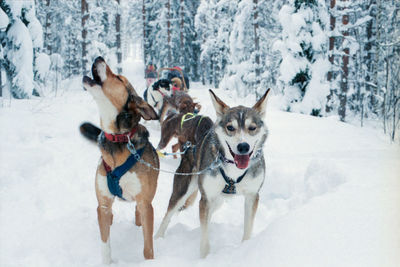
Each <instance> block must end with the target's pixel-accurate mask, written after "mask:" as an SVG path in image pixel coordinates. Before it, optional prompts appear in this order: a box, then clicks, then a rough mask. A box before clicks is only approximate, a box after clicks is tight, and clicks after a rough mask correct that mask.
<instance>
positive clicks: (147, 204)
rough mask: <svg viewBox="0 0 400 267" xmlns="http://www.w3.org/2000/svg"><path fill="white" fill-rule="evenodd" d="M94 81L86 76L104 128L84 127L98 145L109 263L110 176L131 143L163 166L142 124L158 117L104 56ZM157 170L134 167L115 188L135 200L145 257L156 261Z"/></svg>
mask: <svg viewBox="0 0 400 267" xmlns="http://www.w3.org/2000/svg"><path fill="white" fill-rule="evenodd" d="M92 75H93V79H91V78H89V77H87V76H85V77H83V86H84V88H85V89H86V90H87V91H89V92H90V93H91V95H92V96H93V98H94V100H95V101H96V103H97V106H98V109H99V113H100V125H101V129H99V128H97V127H96V126H94V125H91V124H89V123H85V124H83V125H82V126H81V128H80V129H81V132H82V134H83V135H84V136H85V137H87V138H89V139H90V140H92V141H95V142H97V143H98V145H99V148H100V151H101V160H100V161H99V164H98V166H97V172H96V183H95V184H96V196H97V201H98V207H97V214H98V223H99V227H100V235H101V240H102V258H103V263H107V264H109V263H111V248H110V226H111V224H112V220H113V214H112V204H113V202H114V199H115V195H113V194H112V193H111V191H112V190H110V189H111V187H110V184H109V180H108V174H110V173H111V171H114V170H115V169H116V168H117V167H119V166H121V165H123V164H124V163H126V162H127V159H128V158H129V157H130V156H131V155H132V154H131V152H130V151H129V150H128V148H127V142H128V141H129V142H130V144H133V145H134V147H135V148H136V149H137V150H140V151H141V153H142V155H141V159H142V160H144V161H146V162H148V163H150V164H151V165H152V166H154V167H155V168H158V167H159V159H158V155H157V153H156V151H155V150H154V148H153V146H152V145H151V143H150V142H149V140H148V136H149V133H148V131H147V130H146V128H145V127H144V126H143V125H141V124H139V121H140V119H141V118H143V119H145V120H156V119H158V117H157V114H156V112H155V111H154V110H153V108H152V107H151V106H150V105H149V104H148V103H146V102H145V101H144V100H143V99H142V98H141V97H139V96H138V95H137V93H136V92H135V90H134V88H133V87H132V85H131V84H130V83H129V82H128V80H127V79H126V78H125V77H124V76H121V75H116V74H114V73H113V72H112V71H111V69H110V68H109V66H108V65H107V64H106V62H105V61H104V59H103V58H101V57H98V58H97V59H96V60H95V61H94V63H93V66H92ZM157 178H158V171H156V170H154V169H152V168H150V167H148V166H146V165H144V164H142V163H136V164H135V165H133V166H132V167H130V169H128V170H127V172H125V173H124V174H123V175H122V176H121V177H120V180H119V184H118V185H117V186H118V188H119V189H120V190H121V191H120V198H122V199H124V200H126V201H136V202H137V204H136V212H135V223H136V225H138V226H142V227H143V237H144V250H143V254H144V257H145V258H146V259H153V258H154V252H153V224H154V222H153V221H154V219H153V218H154V214H153V206H152V200H153V198H154V195H155V192H156V187H157Z"/></svg>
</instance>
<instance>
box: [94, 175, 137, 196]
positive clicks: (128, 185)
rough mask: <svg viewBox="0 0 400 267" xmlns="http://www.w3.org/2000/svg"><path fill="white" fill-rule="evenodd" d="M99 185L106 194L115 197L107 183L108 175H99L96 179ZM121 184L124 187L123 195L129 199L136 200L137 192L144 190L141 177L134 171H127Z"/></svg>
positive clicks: (120, 181)
mask: <svg viewBox="0 0 400 267" xmlns="http://www.w3.org/2000/svg"><path fill="white" fill-rule="evenodd" d="M96 183H97V187H98V188H99V189H100V190H101V192H102V194H103V195H104V196H108V197H109V198H113V197H114V195H112V194H111V193H110V190H109V189H108V184H107V177H106V176H102V175H100V174H98V175H97V179H96ZM119 186H120V187H121V188H122V196H123V198H125V199H126V200H128V201H133V200H135V197H136V195H137V194H139V193H140V192H141V190H142V184H141V183H140V180H139V178H138V177H137V175H136V173H134V172H127V173H125V174H124V175H123V176H122V177H121V179H120V180H119Z"/></svg>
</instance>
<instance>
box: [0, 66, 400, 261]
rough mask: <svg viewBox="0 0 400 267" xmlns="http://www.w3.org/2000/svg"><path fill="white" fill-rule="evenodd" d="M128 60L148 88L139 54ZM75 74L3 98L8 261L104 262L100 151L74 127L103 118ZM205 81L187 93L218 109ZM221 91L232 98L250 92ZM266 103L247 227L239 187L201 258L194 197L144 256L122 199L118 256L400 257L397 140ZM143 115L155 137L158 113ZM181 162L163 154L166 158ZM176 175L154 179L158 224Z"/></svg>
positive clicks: (206, 108)
mask: <svg viewBox="0 0 400 267" xmlns="http://www.w3.org/2000/svg"><path fill="white" fill-rule="evenodd" d="M124 67H127V68H126V70H125V74H126V76H127V77H128V79H129V80H130V81H131V83H132V85H133V86H134V87H135V88H136V89H137V90H138V93H139V95H141V94H142V92H143V89H144V79H143V78H142V76H143V64H142V63H141V62H137V61H130V62H125V63H124ZM78 78H80V77H78ZM78 78H77V79H74V80H69V81H65V82H63V83H62V85H63V88H62V89H64V92H63V94H62V96H59V97H46V98H33V99H29V100H13V101H12V102H11V104H10V105H9V106H8V107H6V108H1V109H0V123H1V125H2V129H3V130H2V131H1V132H0V139H1V140H3V142H1V143H0V218H1V219H0V236H1V239H0V263H1V266H41V267H45V266H101V256H100V250H101V241H100V235H99V230H98V224H97V214H96V207H97V201H96V197H95V191H94V174H95V168H96V165H97V163H98V159H99V154H100V153H99V151H98V148H97V147H96V146H94V145H92V144H90V143H89V142H88V141H86V140H85V139H84V138H82V137H81V136H80V133H79V130H78V127H79V125H80V123H81V122H83V121H91V122H93V123H95V124H97V125H98V123H99V118H98V110H97V106H96V104H95V103H94V101H93V99H92V98H91V96H90V95H89V94H88V93H87V92H85V91H83V90H81V89H82V86H81V85H80V83H79V80H80V79H78ZM62 89H60V90H62ZM207 89H208V88H205V87H203V86H201V85H200V84H196V83H194V84H193V86H192V89H191V91H190V93H191V94H192V95H193V96H194V97H196V99H197V101H199V102H200V103H201V104H202V107H203V108H202V113H203V114H206V115H208V116H211V117H212V118H213V119H215V114H214V109H213V107H212V104H211V101H210V99H209V96H208V92H207ZM215 93H216V94H217V95H218V96H219V97H220V98H221V99H223V100H224V101H225V102H226V103H227V104H229V105H238V104H245V105H247V106H251V105H252V104H253V103H254V99H251V98H250V97H249V98H245V99H244V98H240V99H235V97H234V95H233V94H232V93H231V91H222V90H218V89H216V90H215ZM269 103H270V105H269V107H268V111H267V115H266V122H267V125H268V127H269V129H270V136H269V138H268V140H267V144H266V146H265V149H264V152H265V155H266V163H267V178H266V181H265V184H264V186H263V188H262V190H261V192H260V203H259V208H258V212H257V214H256V218H255V225H254V232H253V236H252V238H251V239H250V240H248V241H246V242H244V243H241V237H242V231H243V198H242V197H234V198H229V199H227V201H226V202H225V203H224V204H223V205H222V206H221V208H220V209H219V210H218V211H217V212H216V213H215V215H214V216H213V218H212V222H211V227H210V242H211V250H210V254H209V256H208V257H207V258H206V259H200V257H199V243H200V228H199V218H198V206H197V202H196V204H195V205H194V207H191V208H189V209H187V210H186V211H183V212H181V213H180V214H178V215H176V216H174V217H173V219H172V221H171V224H170V227H169V228H168V229H167V232H166V236H165V238H164V239H157V240H155V241H154V248H155V259H154V260H150V261H145V260H144V258H143V255H142V249H143V237H142V231H141V229H140V228H139V227H137V226H135V225H134V205H135V204H128V203H123V202H121V201H116V202H115V204H114V206H113V212H114V223H113V225H112V229H111V249H112V257H113V260H114V263H113V264H112V266H118V267H122V266H132V265H138V266H271V267H274V266H294V267H296V266H341V267H345V266H351V267H356V266H360V267H361V266H362V267H368V266H371V267H372V266H374V267H378V266H385V267H391V266H393V267H394V266H399V264H400V254H399V250H400V240H399V236H400V227H399V226H400V191H399V186H400V179H399V173H400V170H399V164H398V162H399V160H400V153H399V152H400V150H399V147H398V145H396V144H390V143H389V142H388V141H386V140H385V139H383V138H382V136H381V135H380V134H378V133H377V132H376V131H375V130H374V129H369V128H358V127H355V126H353V125H349V124H344V123H341V122H338V121H337V119H336V118H331V117H329V118H316V117H311V116H306V115H301V114H295V113H286V112H282V111H280V110H279V103H280V102H279V100H278V99H276V97H272V98H271V99H270V102H269ZM145 125H146V127H147V128H148V129H149V131H150V134H151V136H150V139H151V142H152V143H153V145H156V144H157V143H158V140H159V138H160V136H159V134H160V128H159V126H158V124H157V122H148V123H146V124H145ZM177 165H178V161H177V160H174V159H170V158H162V159H161V168H162V169H167V170H175V168H176V167H177ZM172 180H173V177H172V175H171V174H166V173H161V175H160V176H159V178H158V188H157V193H156V196H155V199H154V201H153V206H154V211H155V221H154V227H155V230H157V228H158V226H159V225H160V223H161V220H162V217H163V216H164V213H165V211H166V208H167V205H168V200H169V197H170V194H171V191H172Z"/></svg>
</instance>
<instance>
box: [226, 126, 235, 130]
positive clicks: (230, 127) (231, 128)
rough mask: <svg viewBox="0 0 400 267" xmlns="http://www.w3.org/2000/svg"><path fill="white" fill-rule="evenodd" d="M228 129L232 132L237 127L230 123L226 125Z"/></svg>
mask: <svg viewBox="0 0 400 267" xmlns="http://www.w3.org/2000/svg"><path fill="white" fill-rule="evenodd" d="M226 129H227V130H228V131H230V132H233V131H234V130H235V128H234V127H233V126H232V125H228V126H226Z"/></svg>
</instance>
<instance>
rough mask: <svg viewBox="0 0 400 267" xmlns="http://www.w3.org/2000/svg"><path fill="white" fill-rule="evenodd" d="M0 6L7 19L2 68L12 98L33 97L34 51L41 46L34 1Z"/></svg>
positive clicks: (8, 3)
mask: <svg viewBox="0 0 400 267" xmlns="http://www.w3.org/2000/svg"><path fill="white" fill-rule="evenodd" d="M0 7H1V9H2V10H3V12H4V13H6V14H7V16H8V19H9V25H8V27H7V31H6V34H5V35H4V36H3V38H2V45H3V46H4V51H3V58H4V61H3V63H4V64H3V67H4V68H5V71H6V73H7V79H8V81H9V83H10V85H11V86H10V91H11V95H12V96H13V97H15V98H27V97H29V96H31V95H32V92H33V89H34V83H33V49H34V47H36V48H40V47H41V45H42V44H41V37H40V34H41V31H40V26H39V25H40V24H38V22H37V20H36V18H35V11H34V10H35V4H34V2H33V0H32V1H21V2H20V1H2V2H0ZM29 24H31V28H30V29H28V25H29ZM38 27H39V29H38ZM31 34H32V35H31ZM32 40H34V42H32Z"/></svg>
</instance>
